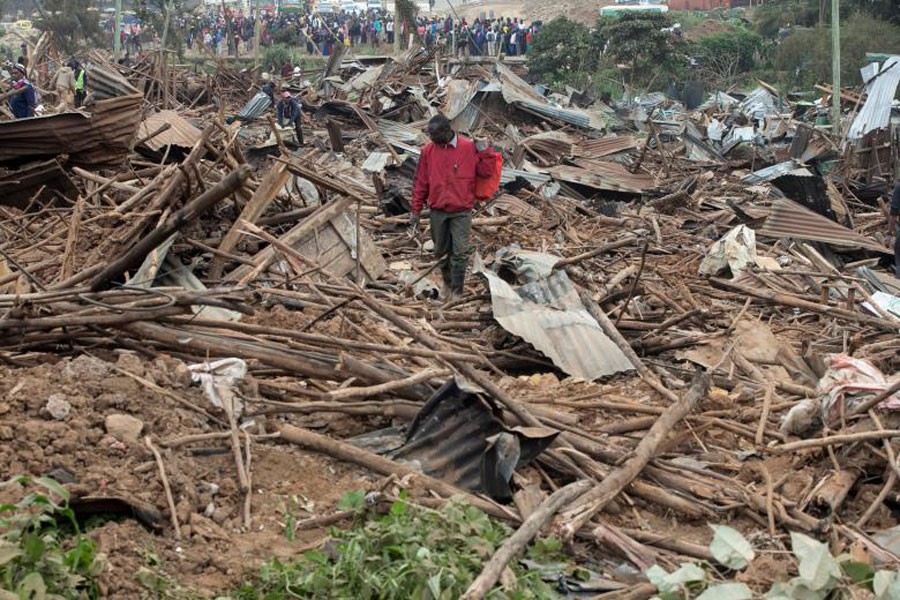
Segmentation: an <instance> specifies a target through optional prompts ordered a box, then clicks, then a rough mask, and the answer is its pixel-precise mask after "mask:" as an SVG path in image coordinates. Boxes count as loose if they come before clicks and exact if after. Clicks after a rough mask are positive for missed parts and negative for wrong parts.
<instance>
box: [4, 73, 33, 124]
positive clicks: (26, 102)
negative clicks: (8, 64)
mask: <svg viewBox="0 0 900 600" xmlns="http://www.w3.org/2000/svg"><path fill="white" fill-rule="evenodd" d="M12 78H13V85H12V91H13V94H12V95H11V96H10V97H9V110H10V111H12V114H13V116H14V117H15V118H17V119H27V118H28V117H33V116H34V107H35V103H36V99H37V98H36V96H35V94H34V86H33V85H31V82H30V81H28V78H27V77H25V66H24V65H22V64H21V63H20V64H17V65H16V66H14V67H13V69H12Z"/></svg>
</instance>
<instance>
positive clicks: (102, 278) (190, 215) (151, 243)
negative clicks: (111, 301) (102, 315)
mask: <svg viewBox="0 0 900 600" xmlns="http://www.w3.org/2000/svg"><path fill="white" fill-rule="evenodd" d="M249 177H250V167H249V166H248V165H242V166H240V167H239V168H238V169H236V170H235V171H232V172H231V173H229V174H228V175H226V176H225V178H224V179H222V181H220V182H219V183H217V184H216V185H214V186H213V187H211V188H209V189H208V190H206V192H204V193H203V194H201V195H200V196H198V197H197V198H195V199H194V200H192V201H191V202H189V203H188V204H186V205H185V206H184V208H182V209H181V210H179V211H177V212H176V213H174V214H173V215H172V216H171V217H169V219H168V220H167V221H166V222H165V223H163V224H162V225H161V226H159V227H157V228H156V229H154V230H153V231H152V232H150V234H149V235H147V236H145V237H144V238H143V239H141V240H140V241H139V242H138V243H137V244H135V245H134V246H133V247H132V248H131V249H130V250H129V251H128V252H126V253H125V255H124V256H122V257H121V258H120V259H118V260H116V261H115V262H113V263H112V264H110V265H109V266H108V267H106V268H105V269H103V271H101V272H100V274H99V275H97V277H96V278H95V279H94V281H93V283H92V284H91V291H92V292H99V291H102V290H105V289H108V288H110V287H111V286H112V284H113V282H114V281H115V280H116V279H118V278H119V277H121V276H122V274H123V273H125V271H127V270H128V269H131V268H134V267H136V266H138V265H140V264H141V262H143V260H144V258H146V256H147V255H148V254H149V253H150V252H151V251H152V250H153V249H154V248H156V247H157V246H159V245H160V244H161V243H163V241H165V240H166V239H167V238H168V237H169V236H170V235H172V234H173V233H175V232H176V231H177V230H178V229H180V228H181V227H182V226H184V225H185V224H187V223H189V222H190V221H192V220H193V219H195V218H196V217H198V216H199V215H201V214H203V213H204V212H206V211H207V210H208V209H210V208H212V207H213V206H214V205H215V204H217V203H218V202H220V201H222V200H223V199H225V198H227V197H228V196H229V195H230V194H232V193H233V192H234V191H235V190H237V189H238V188H240V187H241V186H243V185H244V183H245V182H246V181H247V178H249Z"/></svg>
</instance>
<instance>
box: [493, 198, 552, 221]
mask: <svg viewBox="0 0 900 600" xmlns="http://www.w3.org/2000/svg"><path fill="white" fill-rule="evenodd" d="M491 206H493V207H495V208H496V209H497V210H498V211H500V212H502V213H506V214H508V215H512V216H514V217H522V218H525V219H528V220H529V221H531V222H533V223H540V221H541V211H540V210H539V209H538V208H536V207H534V206H532V205H530V204H528V203H527V202H525V201H524V200H522V199H521V198H517V197H516V196H511V195H509V194H501V195H500V196H498V197H497V199H496V200H494V201H493V202H492V203H491Z"/></svg>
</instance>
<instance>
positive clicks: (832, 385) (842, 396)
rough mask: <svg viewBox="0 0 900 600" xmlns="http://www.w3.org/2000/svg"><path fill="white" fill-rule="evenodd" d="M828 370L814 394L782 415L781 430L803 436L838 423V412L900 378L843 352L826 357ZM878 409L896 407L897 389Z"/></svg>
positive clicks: (898, 407)
mask: <svg viewBox="0 0 900 600" xmlns="http://www.w3.org/2000/svg"><path fill="white" fill-rule="evenodd" d="M827 360H828V370H827V371H826V372H825V375H823V376H822V378H821V379H820V380H819V384H818V385H817V386H816V391H817V392H818V395H817V396H816V397H815V398H807V399H806V400H803V401H802V402H798V403H797V404H796V405H795V406H794V407H793V408H791V410H790V411H788V413H787V414H786V415H785V416H784V419H783V420H782V422H781V430H782V431H783V432H784V433H790V434H794V435H801V436H803V435H806V434H810V433H813V432H814V431H816V430H818V429H820V428H821V426H822V424H828V425H832V424H834V423H836V422H838V421H839V420H840V418H841V414H845V415H846V414H849V413H851V412H853V410H854V409H855V408H856V407H857V406H859V405H861V404H862V403H863V402H866V401H867V400H869V399H870V398H873V397H874V396H876V395H877V394H880V393H882V392H884V391H885V390H887V389H888V388H889V387H891V386H892V385H893V384H894V382H895V381H896V380H897V379H898V377H900V374H898V375H895V376H894V377H892V378H888V377H885V376H884V373H882V372H881V371H880V370H878V369H877V368H876V367H875V366H874V365H873V364H872V363H870V362H869V361H867V360H863V359H859V358H853V357H851V356H847V355H846V354H831V355H829V356H828V359H827ZM877 408H880V409H882V410H900V392H897V393H896V394H893V395H891V396H889V397H888V398H885V399H884V401H882V402H880V403H879V404H878V406H877Z"/></svg>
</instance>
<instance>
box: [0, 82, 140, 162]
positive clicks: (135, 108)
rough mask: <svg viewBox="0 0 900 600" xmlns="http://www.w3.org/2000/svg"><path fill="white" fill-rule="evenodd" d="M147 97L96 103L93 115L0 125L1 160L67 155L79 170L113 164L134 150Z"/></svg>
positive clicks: (72, 114) (71, 114)
mask: <svg viewBox="0 0 900 600" xmlns="http://www.w3.org/2000/svg"><path fill="white" fill-rule="evenodd" d="M143 99H144V97H143V95H141V94H139V93H138V94H132V95H128V96H122V97H118V98H110V99H108V100H99V101H97V102H95V103H94V104H93V105H92V107H91V110H92V112H90V113H83V112H67V113H59V114H55V115H46V116H43V117H34V118H31V119H16V120H13V121H2V122H0V140H3V143H0V162H3V161H11V160H23V159H28V158H37V157H53V156H57V155H59V154H68V155H69V162H70V163H71V164H74V165H77V166H86V167H97V166H114V165H118V164H120V163H122V161H124V160H125V158H126V157H127V156H128V153H129V152H131V145H132V144H133V143H134V137H135V134H136V133H137V129H138V125H139V124H140V121H141V104H142V103H143Z"/></svg>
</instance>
